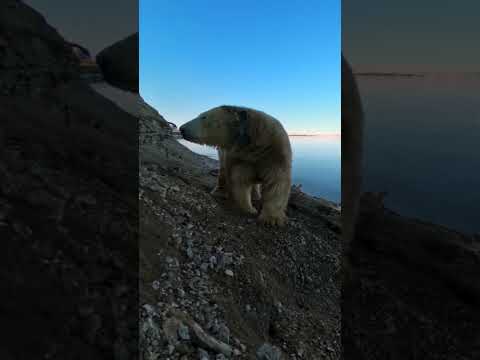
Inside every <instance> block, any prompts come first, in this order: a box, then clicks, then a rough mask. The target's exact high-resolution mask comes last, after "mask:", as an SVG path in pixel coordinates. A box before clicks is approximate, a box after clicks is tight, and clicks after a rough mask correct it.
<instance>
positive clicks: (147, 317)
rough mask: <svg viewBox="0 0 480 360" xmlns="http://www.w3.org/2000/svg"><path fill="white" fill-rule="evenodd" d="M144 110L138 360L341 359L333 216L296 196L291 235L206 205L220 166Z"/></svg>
mask: <svg viewBox="0 0 480 360" xmlns="http://www.w3.org/2000/svg"><path fill="white" fill-rule="evenodd" d="M141 106H142V115H141V117H140V121H141V122H140V129H141V132H140V159H141V161H140V270H141V274H140V294H141V304H142V312H141V339H140V341H141V350H142V355H143V358H144V359H180V358H182V359H196V358H198V359H222V358H230V357H233V358H239V359H242V358H243V359H252V358H259V359H278V358H280V354H283V355H284V356H286V357H285V358H292V359H338V358H339V356H340V327H339V325H340V277H339V270H340V253H341V246H340V241H339V236H338V230H339V227H338V216H339V211H338V209H337V208H336V207H335V206H334V205H333V204H330V203H328V202H326V201H323V200H320V199H314V198H311V197H308V196H307V195H305V194H303V193H302V192H301V191H300V190H298V189H294V193H293V194H292V198H291V204H290V206H289V209H288V215H289V217H290V223H289V225H288V226H287V227H286V228H285V229H280V230H279V229H269V228H264V227H261V226H259V225H258V224H257V223H256V221H255V219H253V218H249V217H246V216H244V215H242V214H238V213H237V212H236V211H235V210H234V209H232V208H231V207H230V206H229V205H228V204H227V203H224V202H218V201H217V200H215V199H214V198H213V197H211V196H210V194H209V191H210V189H211V188H212V187H213V185H214V182H215V177H214V175H215V170H216V169H217V167H218V164H217V162H216V161H214V160H212V159H208V158H206V157H203V156H200V155H197V154H195V153H193V152H191V151H190V150H188V149H187V148H185V147H184V146H183V145H181V144H180V143H178V142H177V140H175V139H174V138H173V137H172V136H171V135H170V134H169V131H168V130H167V127H166V123H165V120H164V119H163V118H162V117H161V116H160V115H159V114H158V113H156V111H155V110H153V109H151V108H150V107H149V106H148V105H146V104H142V105H141ZM199 329H200V330H199Z"/></svg>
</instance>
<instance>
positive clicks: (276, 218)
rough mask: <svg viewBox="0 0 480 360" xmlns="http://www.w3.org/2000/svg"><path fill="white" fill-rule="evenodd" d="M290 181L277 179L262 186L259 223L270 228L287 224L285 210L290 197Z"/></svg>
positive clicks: (286, 178)
mask: <svg viewBox="0 0 480 360" xmlns="http://www.w3.org/2000/svg"><path fill="white" fill-rule="evenodd" d="M290 186H291V180H290V178H289V177H284V178H282V177H278V178H277V179H274V180H270V181H267V182H265V183H263V184H262V198H263V206H262V212H261V213H260V216H259V217H258V220H259V221H260V223H262V224H265V225H271V226H284V225H285V224H286V222H287V216H286V214H285V213H286V210H287V205H288V199H289V197H290Z"/></svg>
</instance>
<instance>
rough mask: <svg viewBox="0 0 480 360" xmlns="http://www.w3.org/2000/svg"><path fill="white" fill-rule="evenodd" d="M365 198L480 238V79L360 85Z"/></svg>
mask: <svg viewBox="0 0 480 360" xmlns="http://www.w3.org/2000/svg"><path fill="white" fill-rule="evenodd" d="M359 87H360V91H361V94H362V100H363V103H364V107H365V114H366V132H365V133H366V137H365V141H366V146H365V151H366V154H365V190H369V191H387V192H388V195H387V197H386V204H387V205H388V206H389V207H390V208H392V209H394V210H396V211H398V212H399V213H401V214H403V215H407V216H411V217H416V218H420V219H424V220H427V221H431V222H434V223H437V224H442V225H445V226H448V227H450V228H453V229H457V230H460V231H463V232H467V233H475V232H480V191H479V185H480V77H479V76H478V75H448V76H447V75H436V76H427V77H424V78H370V77H359Z"/></svg>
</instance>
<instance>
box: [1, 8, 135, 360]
mask: <svg viewBox="0 0 480 360" xmlns="http://www.w3.org/2000/svg"><path fill="white" fill-rule="evenodd" d="M66 3H69V4H66ZM108 3H110V5H109V4H108ZM115 3H116V2H115ZM127 3H128V4H127ZM28 4H29V5H27V4H26V3H24V2H22V1H16V0H5V1H2V2H1V3H0V119H1V125H0V239H1V240H2V248H3V250H2V251H1V252H0V253H1V254H2V255H1V257H2V259H1V260H0V274H1V281H0V289H1V290H0V291H1V293H2V294H3V296H2V301H1V302H0V313H1V321H0V338H1V341H0V358H1V359H5V360H10V359H136V358H137V352H138V339H137V338H138V317H137V314H138V238H137V237H138V236H137V233H138V119H137V116H136V114H135V106H134V105H133V106H132V105H130V109H128V110H129V111H125V108H122V107H121V106H119V105H118V103H116V102H115V101H113V100H112V99H110V98H108V97H105V96H104V95H102V94H100V93H99V92H98V91H97V90H95V88H94V85H97V86H104V87H115V88H118V89H122V90H121V91H124V92H125V94H127V92H128V93H129V94H130V95H128V96H135V92H137V93H138V3H137V1H124V2H122V4H119V5H118V6H114V4H113V2H109V1H105V2H93V1H84V2H82V3H81V4H74V3H73V2H65V3H61V4H59V3H58V2H36V1H28ZM67 5H68V6H67ZM80 5H81V6H80ZM116 12H118V13H116ZM93 19H95V20H96V21H95V22H92V23H91V25H89V21H92V20H93ZM116 22H118V23H116ZM135 33H136V35H135ZM129 35H132V36H130V37H128V36H129ZM127 37H128V39H127V41H125V38H127ZM135 39H136V40H135ZM125 44H126V45H125ZM102 46H103V48H105V50H104V51H103V52H102V59H103V60H102V61H101V62H100V64H98V62H97V61H96V56H95V55H96V54H97V53H99V52H100V51H98V50H99V49H100V48H101V47H102ZM105 73H106V74H107V76H104V74H105ZM135 79H136V81H135Z"/></svg>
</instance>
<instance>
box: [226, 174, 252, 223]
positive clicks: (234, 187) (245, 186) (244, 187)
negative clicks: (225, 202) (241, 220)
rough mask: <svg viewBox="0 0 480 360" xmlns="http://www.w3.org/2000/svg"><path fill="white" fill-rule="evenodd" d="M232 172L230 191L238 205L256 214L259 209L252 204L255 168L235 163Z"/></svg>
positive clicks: (247, 211)
mask: <svg viewBox="0 0 480 360" xmlns="http://www.w3.org/2000/svg"><path fill="white" fill-rule="evenodd" d="M231 170H232V171H231V173H230V179H229V184H230V191H231V193H232V196H233V199H234V201H235V203H236V205H237V206H238V207H239V208H240V209H241V210H242V211H244V212H246V213H248V214H252V215H255V214H257V210H256V209H255V208H254V207H253V206H252V187H253V186H254V184H253V170H252V168H251V167H250V166H248V165H242V164H237V165H234V166H233V167H232V169H231Z"/></svg>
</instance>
